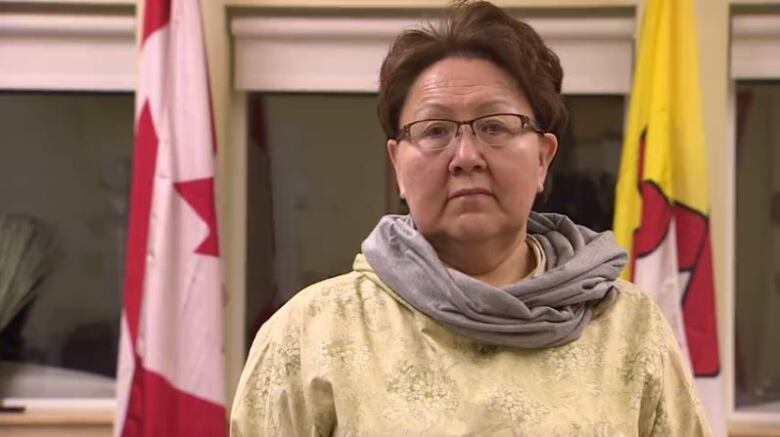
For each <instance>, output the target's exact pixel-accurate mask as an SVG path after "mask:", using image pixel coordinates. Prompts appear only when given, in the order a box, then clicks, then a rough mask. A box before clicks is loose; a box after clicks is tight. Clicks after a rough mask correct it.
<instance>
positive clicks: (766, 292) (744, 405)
mask: <svg viewBox="0 0 780 437" xmlns="http://www.w3.org/2000/svg"><path fill="white" fill-rule="evenodd" d="M779 119H780V82H765V83H756V82H754V83H751V82H740V83H739V84H738V86H737V150H736V154H737V162H736V166H737V171H736V177H737V181H736V182H737V183H736V185H737V186H736V199H735V201H736V226H737V229H736V246H737V251H736V257H735V259H736V276H737V277H736V279H737V287H736V296H735V313H736V320H735V331H736V332H735V354H734V356H735V363H734V369H735V377H736V404H737V405H736V406H737V408H738V409H740V410H748V411H771V412H780V348H778V347H777V346H778V341H777V333H778V332H780V317H779V316H780V173H778V171H777V170H778V169H780V124H778V122H777V121H778V120H779Z"/></svg>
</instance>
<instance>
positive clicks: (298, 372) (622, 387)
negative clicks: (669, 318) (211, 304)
mask: <svg viewBox="0 0 780 437" xmlns="http://www.w3.org/2000/svg"><path fill="white" fill-rule="evenodd" d="M617 287H618V288H619V290H620V293H619V294H618V298H617V300H616V301H615V302H614V303H613V304H612V306H611V307H610V308H609V309H607V310H606V311H605V312H604V313H602V314H600V315H599V316H598V317H596V318H594V319H593V320H592V321H591V322H590V323H589V325H588V326H587V327H586V329H585V330H584V332H583V335H582V337H581V338H579V339H578V340H575V341H573V342H571V343H568V344H566V345H563V346H559V347H554V348H548V349H539V350H519V349H512V348H506V347H497V346H488V345H483V344H479V343H476V342H474V341H471V340H470V339H468V338H465V337H463V336H460V335H458V334H455V333H453V332H452V331H450V330H449V329H448V328H447V327H446V326H443V325H441V324H440V323H438V322H436V321H435V320H433V319H431V318H429V317H427V316H426V315H424V314H422V313H421V312H419V311H417V310H416V309H414V308H412V307H410V306H409V305H408V304H407V303H406V302H404V301H403V300H402V299H401V298H400V297H398V296H397V295H395V294H394V293H393V292H392V290H389V289H388V288H387V286H386V285H385V284H383V283H382V281H380V280H379V278H378V277H377V276H376V274H375V273H374V272H373V271H372V270H371V268H370V266H369V265H368V264H367V263H366V262H365V260H364V259H363V257H362V256H360V255H358V257H357V258H356V260H355V264H354V270H353V271H352V272H351V273H348V274H345V275H342V276H339V277H336V278H332V279H329V280H326V281H323V282H320V283H318V284H315V285H312V286H310V287H308V288H306V289H305V290H303V291H301V292H300V293H298V294H297V295H296V296H295V297H294V298H293V299H292V300H290V302H288V303H287V304H286V305H285V306H284V307H283V308H282V309H280V310H279V311H278V312H277V313H276V314H275V315H274V316H273V317H272V318H271V319H270V320H269V321H268V322H267V323H266V324H265V325H263V327H262V328H261V329H260V331H259V332H258V334H257V337H256V339H255V341H254V344H253V346H252V349H251V350H250V353H249V358H248V359H247V363H246V366H245V368H244V372H243V374H242V376H241V381H240V383H239V388H238V391H237V393H236V397H235V400H234V402H233V411H232V415H231V435H232V436H234V437H248V436H288V435H289V436H387V435H404V436H466V435H468V436H503V435H506V436H526V435H528V436H537V435H538V436H556V437H557V436H560V437H568V436H659V437H660V436H709V435H711V432H710V428H709V426H708V424H707V422H706V419H705V416H704V413H703V410H702V408H701V406H700V404H699V401H698V399H697V398H696V394H695V391H694V388H693V384H692V382H691V377H690V374H689V370H688V368H687V366H686V364H685V362H684V361H683V360H682V359H681V357H680V353H679V350H678V348H677V345H676V343H675V339H674V337H673V336H672V334H671V331H670V329H669V327H668V325H667V324H666V322H665V320H664V319H663V316H662V315H661V313H660V311H659V310H658V308H657V307H656V305H655V304H654V303H653V302H652V301H651V300H650V298H649V297H648V296H647V295H645V294H644V293H643V292H641V291H640V290H638V289H637V288H636V287H635V286H633V285H632V284H630V283H627V282H623V281H618V283H617Z"/></svg>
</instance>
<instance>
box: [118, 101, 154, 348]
mask: <svg viewBox="0 0 780 437" xmlns="http://www.w3.org/2000/svg"><path fill="white" fill-rule="evenodd" d="M157 145H158V139H157V132H156V130H155V128H154V122H153V121H152V113H151V111H150V110H149V102H145V103H144V106H143V108H142V109H141V116H140V117H139V119H138V130H137V131H136V134H135V151H134V153H133V183H132V188H131V197H130V198H131V199H132V202H131V204H130V214H129V215H130V223H129V229H128V238H127V261H126V269H125V299H124V307H125V317H126V318H127V324H128V328H129V330H130V339H131V344H132V345H133V349H135V341H136V339H137V338H138V320H139V318H140V315H141V302H142V300H143V287H144V277H145V275H146V250H147V246H148V243H149V241H148V240H149V220H150V211H151V209H152V190H153V184H154V171H155V168H156V166H157Z"/></svg>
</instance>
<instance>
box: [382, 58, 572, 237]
mask: <svg viewBox="0 0 780 437" xmlns="http://www.w3.org/2000/svg"><path fill="white" fill-rule="evenodd" d="M495 113H516V114H523V115H527V116H529V117H530V118H531V119H532V120H534V121H535V118H534V114H533V113H532V111H531V107H530V105H529V104H528V102H527V100H526V98H525V96H524V94H523V92H522V91H521V90H520V89H519V87H518V85H517V84H516V82H515V81H514V80H513V79H512V78H511V77H510V76H509V75H508V74H507V73H506V72H505V71H504V70H503V69H501V68H499V67H498V66H496V65H495V64H493V63H492V62H490V61H486V60H482V59H474V58H461V57H454V58H447V59H444V60H442V61H439V62H437V63H435V64H434V65H432V66H431V67H429V68H428V69H426V70H424V71H423V72H422V73H421V74H420V76H419V77H418V78H417V80H416V81H415V82H414V84H413V85H412V87H411V88H410V90H409V94H408V96H407V99H406V102H405V103H404V106H403V108H401V117H400V123H401V125H405V124H407V123H410V122H413V121H417V120H423V119H430V118H445V119H452V120H459V121H464V120H471V119H474V118H477V117H480V116H484V115H488V114H495ZM460 129H461V131H460V132H461V133H460V135H459V136H457V137H456V138H455V139H454V140H453V142H452V144H451V145H450V146H449V147H447V148H445V149H443V150H440V151H437V152H424V151H421V150H420V149H418V148H417V147H415V146H414V145H412V144H411V143H410V142H409V138H408V137H406V138H405V139H403V140H401V141H396V140H388V142H387V148H388V153H389V154H390V159H391V161H392V163H393V166H394V167H395V173H396V179H397V182H398V187H399V190H400V192H401V196H402V197H403V198H405V199H406V201H407V203H408V205H409V210H410V212H411V215H412V217H413V218H414V220H415V222H416V223H417V226H418V229H419V231H420V233H421V234H423V235H424V236H425V237H426V238H427V239H428V240H429V241H431V243H433V244H434V246H436V245H437V243H441V244H451V243H457V244H474V243H479V242H484V241H486V240H490V239H495V238H507V239H517V238H518V236H519V235H520V233H521V232H523V233H524V232H525V229H526V222H527V219H528V215H529V213H530V210H531V206H532V205H533V201H534V198H535V196H536V194H537V193H539V192H540V191H541V190H542V187H543V186H544V179H545V177H546V175H547V168H548V166H549V165H550V162H551V161H552V159H553V157H554V156H555V152H556V150H557V146H558V143H557V139H556V138H555V136H554V135H552V134H544V135H539V134H537V133H536V132H534V131H533V130H532V129H530V128H527V129H525V130H523V133H522V134H520V136H519V137H517V138H516V140H515V141H513V142H512V143H511V145H509V146H506V147H500V148H499V147H493V146H489V145H486V144H483V143H481V142H480V140H478V139H477V138H475V137H474V135H473V133H472V131H471V129H470V128H469V127H468V126H462V127H461V128H460Z"/></svg>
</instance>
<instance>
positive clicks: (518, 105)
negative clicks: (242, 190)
mask: <svg viewBox="0 0 780 437" xmlns="http://www.w3.org/2000/svg"><path fill="white" fill-rule="evenodd" d="M561 80H562V71H561V67H560V64H559V61H558V58H557V57H556V56H555V54H553V53H552V52H551V51H550V50H549V49H548V48H547V47H546V46H545V45H544V43H543V42H542V40H541V39H540V38H539V36H538V35H537V34H536V33H535V32H534V31H533V30H532V29H531V28H530V27H529V26H527V25H525V24H523V23H521V22H518V21H515V20H514V19H512V18H511V17H510V16H509V15H507V14H506V13H504V12H503V11H501V10H500V9H498V8H496V7H495V6H493V5H491V4H489V3H484V2H474V3H458V4H456V5H455V6H453V7H451V8H450V9H449V10H447V11H446V15H445V16H444V17H443V19H442V20H441V22H440V23H439V24H438V25H437V26H435V27H432V28H430V29H425V30H413V31H406V32H404V33H402V34H401V35H400V36H399V37H398V38H397V39H396V41H395V43H394V45H393V46H392V48H391V49H390V52H389V54H388V55H387V57H386V59H385V61H384V63H383V65H382V70H381V75H380V95H379V108H378V113H379V119H380V122H381V124H382V127H383V129H384V130H385V133H386V134H387V137H388V138H389V139H388V141H387V150H388V153H389V156H390V159H391V160H392V163H393V166H394V168H395V172H396V177H397V182H398V187H399V190H400V194H401V196H402V197H403V198H404V199H406V201H407V203H408V205H409V210H410V215H409V216H387V217H384V218H383V219H382V220H381V221H380V222H379V224H378V225H377V227H376V228H375V229H374V231H373V232H372V233H371V235H369V236H368V238H367V239H366V240H365V242H364V243H363V247H362V249H363V254H359V255H358V256H357V258H356V259H355V262H354V266H353V271H352V272H350V273H348V274H345V275H342V276H339V277H336V278H332V279H329V280H326V281H323V282H320V283H318V284H315V285H313V286H311V287H308V288H307V289H305V290H303V291H302V292H300V293H299V294H298V295H296V296H295V297H294V298H293V299H292V300H291V301H290V302H289V303H287V304H286V305H285V306H284V307H283V308H282V309H281V310H279V312H277V313H276V314H275V315H274V316H273V317H272V318H271V320H269V321H268V322H267V323H266V324H265V325H264V326H263V327H262V328H261V329H260V332H259V333H258V335H257V338H256V339H255V342H254V345H253V347H252V350H251V352H250V354H249V358H248V360H247V363H246V367H245V369H244V373H243V375H242V377H241V382H240V387H239V390H238V392H237V394H236V398H235V401H234V405H233V412H232V423H231V432H232V434H233V435H234V436H254V435H332V434H335V435H361V436H363V435H377V436H383V435H464V434H469V435H540V436H542V435H544V436H558V435H560V436H569V435H605V436H619V435H625V436H628V435H672V436H698V435H709V434H710V431H709V427H708V425H707V423H706V421H705V418H704V416H703V413H702V410H701V407H700V405H699V402H698V400H697V399H696V396H695V394H694V391H693V389H692V384H691V379H690V376H689V374H688V370H687V368H686V365H685V364H684V362H683V361H682V359H681V358H680V353H679V351H678V349H677V347H676V344H675V340H674V338H673V337H672V335H671V333H670V330H669V328H668V327H667V325H666V323H665V321H664V319H663V317H662V315H661V314H660V312H659V310H658V309H657V308H656V306H655V305H654V304H653V303H652V302H651V301H650V299H649V298H648V297H647V296H646V295H645V294H643V293H642V292H641V291H639V290H637V289H636V288H635V287H634V286H632V285H631V284H629V283H627V282H623V281H620V280H619V279H617V276H618V274H619V272H620V270H621V268H622V267H623V265H624V264H625V262H626V255H625V253H624V252H623V251H622V250H620V249H619V248H618V247H617V246H616V245H615V243H614V241H613V239H612V236H611V234H610V233H603V234H596V233H594V232H592V231H590V230H588V229H585V228H582V227H578V226H577V225H575V224H574V223H572V222H571V221H570V220H569V219H568V218H566V217H565V216H561V215H552V214H550V215H541V214H537V213H533V212H531V205H532V204H533V201H534V198H535V197H536V196H537V195H538V194H539V193H541V192H542V191H543V188H544V181H545V177H546V175H547V170H548V168H549V165H550V163H551V161H552V160H553V158H554V157H555V153H556V150H557V147H558V141H557V138H558V135H559V134H560V133H561V129H562V127H563V125H564V123H565V118H566V111H565V109H564V106H563V104H562V101H561V96H560V90H561Z"/></svg>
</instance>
